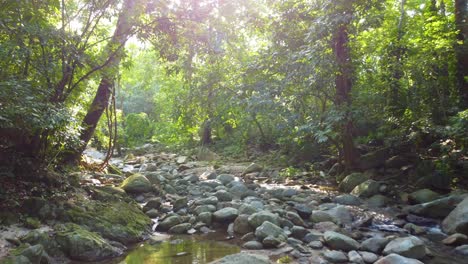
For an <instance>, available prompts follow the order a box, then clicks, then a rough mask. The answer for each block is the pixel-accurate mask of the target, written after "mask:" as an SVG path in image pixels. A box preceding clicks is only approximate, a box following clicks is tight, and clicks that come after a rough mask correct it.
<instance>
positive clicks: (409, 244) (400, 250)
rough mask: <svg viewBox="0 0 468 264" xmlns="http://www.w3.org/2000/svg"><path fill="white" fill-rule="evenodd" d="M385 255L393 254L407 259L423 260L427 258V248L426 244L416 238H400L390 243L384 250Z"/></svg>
mask: <svg viewBox="0 0 468 264" xmlns="http://www.w3.org/2000/svg"><path fill="white" fill-rule="evenodd" d="M383 253H384V255H389V254H392V253H395V254H398V255H401V256H403V257H407V258H414V259H421V258H423V257H424V256H426V247H425V246H424V242H423V241H422V240H421V239H419V238H417V237H415V236H409V237H400V238H395V239H394V240H392V241H390V242H389V243H388V244H387V245H386V246H385V248H384V250H383Z"/></svg>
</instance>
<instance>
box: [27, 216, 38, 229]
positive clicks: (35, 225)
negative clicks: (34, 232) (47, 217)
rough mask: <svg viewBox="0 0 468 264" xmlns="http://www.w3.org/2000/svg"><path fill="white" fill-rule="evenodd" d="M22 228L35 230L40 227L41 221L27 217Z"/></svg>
mask: <svg viewBox="0 0 468 264" xmlns="http://www.w3.org/2000/svg"><path fill="white" fill-rule="evenodd" d="M24 226H25V227H26V228H30V229H36V228H39V227H40V226H41V221H39V219H37V218H35V217H27V218H26V220H25V221H24Z"/></svg>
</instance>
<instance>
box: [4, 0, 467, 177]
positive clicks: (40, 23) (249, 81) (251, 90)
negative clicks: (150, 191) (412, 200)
mask: <svg viewBox="0 0 468 264" xmlns="http://www.w3.org/2000/svg"><path fill="white" fill-rule="evenodd" d="M0 5H1V13H0V87H1V89H0V135H1V145H0V146H1V150H0V151H1V152H0V153H1V156H0V157H1V161H2V163H3V164H7V165H6V166H7V170H9V172H11V173H13V174H18V175H19V174H21V173H24V171H23V172H22V170H28V169H29V168H27V169H26V167H27V166H26V167H25V166H24V164H26V163H28V162H29V163H28V164H34V166H33V167H35V168H39V167H43V166H47V167H48V168H49V169H50V168H52V169H53V168H55V169H57V168H60V167H63V166H64V164H77V162H79V160H80V155H81V154H82V152H83V151H84V149H85V148H86V146H87V145H89V144H90V145H92V146H96V147H98V148H102V149H104V150H105V149H107V148H108V146H109V145H112V146H113V147H116V148H117V150H118V151H119V152H120V151H121V150H122V149H126V148H131V147H135V146H139V145H141V144H143V143H145V142H158V143H161V144H165V145H170V146H177V147H184V146H185V147H187V146H200V145H201V146H204V147H208V148H211V149H215V150H216V151H218V152H222V153H223V154H224V156H229V157H234V158H236V157H239V158H249V157H251V156H252V155H254V156H255V155H256V156H260V155H267V154H268V155H271V156H269V157H270V158H271V160H273V161H275V162H278V163H283V164H289V165H298V166H306V165H308V164H309V165H310V164H312V163H313V162H319V161H324V160H326V159H327V158H330V157H336V158H337V159H338V160H340V161H342V164H343V165H344V166H345V167H346V168H347V169H351V170H352V169H356V168H360V167H362V164H360V163H362V162H360V158H359V157H360V155H362V154H365V153H366V152H368V151H369V150H370V149H372V148H373V147H388V148H394V149H400V150H403V151H404V152H405V151H407V150H408V151H409V150H411V151H410V152H412V153H417V154H418V155H419V157H420V159H427V160H430V161H431V162H432V163H433V165H434V166H435V167H436V169H437V170H439V171H440V172H441V173H443V174H447V175H450V174H451V173H452V172H453V171H454V170H457V169H460V168H459V167H457V166H459V161H460V160H466V156H465V154H466V144H467V141H466V139H467V134H466V131H467V122H468V121H467V118H468V111H467V105H468V86H467V75H468V73H467V71H468V67H467V63H468V46H467V45H468V43H467V41H466V37H467V34H468V24H467V1H466V0H456V1H448V0H388V1H361V0H353V1H346V0H335V1H330V0H284V1H276V0H262V1H249V0H240V1H225V0H189V1H185V0H184V1H182V0H172V1H170V0H167V1H152V0H123V1H119V0H117V1H115V0H100V1H95V0H76V1H75V0H70V1H68V0H67V1H64V0H62V1H60V0H51V1H34V0H30V1H10V0H3V1H1V2H0ZM260 153H263V154H260ZM271 153H274V154H271ZM26 161H27V162H26Z"/></svg>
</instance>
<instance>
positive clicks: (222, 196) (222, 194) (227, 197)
mask: <svg viewBox="0 0 468 264" xmlns="http://www.w3.org/2000/svg"><path fill="white" fill-rule="evenodd" d="M214 196H216V197H217V198H218V200H219V201H220V202H230V201H232V198H233V195H232V194H231V193H229V192H227V191H225V190H219V191H217V192H216V193H215V194H214Z"/></svg>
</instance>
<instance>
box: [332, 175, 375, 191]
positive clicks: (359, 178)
mask: <svg viewBox="0 0 468 264" xmlns="http://www.w3.org/2000/svg"><path fill="white" fill-rule="evenodd" d="M368 179H369V176H368V175H366V174H364V173H359V172H355V173H351V174H349V175H348V176H346V177H345V178H344V179H343V181H341V182H340V184H339V185H338V188H339V189H340V191H342V192H348V193H349V192H351V191H352V190H353V189H354V188H355V187H356V186H358V185H359V184H361V183H363V182H365V181H367V180H368Z"/></svg>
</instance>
